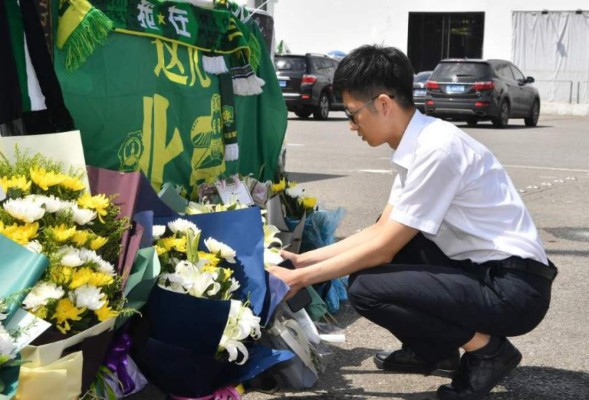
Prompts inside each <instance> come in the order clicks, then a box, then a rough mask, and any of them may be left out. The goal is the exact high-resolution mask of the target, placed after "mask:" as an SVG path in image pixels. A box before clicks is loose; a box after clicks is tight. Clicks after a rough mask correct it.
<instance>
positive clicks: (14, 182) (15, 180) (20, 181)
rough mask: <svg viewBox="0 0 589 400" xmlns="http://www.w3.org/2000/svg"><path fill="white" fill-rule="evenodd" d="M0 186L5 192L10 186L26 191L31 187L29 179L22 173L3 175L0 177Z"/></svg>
mask: <svg viewBox="0 0 589 400" xmlns="http://www.w3.org/2000/svg"><path fill="white" fill-rule="evenodd" d="M0 186H2V189H3V190H4V191H5V192H8V190H9V189H11V188H15V189H20V190H22V191H23V192H25V193H27V192H28V191H29V190H30V189H31V181H29V180H28V179H27V178H26V177H25V176H23V175H16V176H11V177H8V176H3V177H1V178H0Z"/></svg>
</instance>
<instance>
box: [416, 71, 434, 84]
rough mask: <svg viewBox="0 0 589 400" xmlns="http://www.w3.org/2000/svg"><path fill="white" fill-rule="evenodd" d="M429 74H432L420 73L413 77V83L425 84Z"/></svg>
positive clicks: (429, 72)
mask: <svg viewBox="0 0 589 400" xmlns="http://www.w3.org/2000/svg"><path fill="white" fill-rule="evenodd" d="M431 74H432V72H431V71H425V72H420V73H418V74H417V75H415V77H414V78H413V82H415V83H421V82H425V81H427V80H428V79H429V77H430V76H431Z"/></svg>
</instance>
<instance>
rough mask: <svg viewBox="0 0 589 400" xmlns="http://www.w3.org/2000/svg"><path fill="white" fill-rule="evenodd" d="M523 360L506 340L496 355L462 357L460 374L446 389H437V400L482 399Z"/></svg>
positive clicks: (443, 386)
mask: <svg viewBox="0 0 589 400" xmlns="http://www.w3.org/2000/svg"><path fill="white" fill-rule="evenodd" d="M521 360H522V355H521V353H520V352H519V351H518V349H516V348H515V347H514V346H513V345H512V344H511V342H510V341H509V340H507V339H504V342H503V343H502V344H501V346H500V347H499V349H498V350H497V351H496V352H495V354H491V355H485V356H474V355H472V354H469V353H464V355H463V356H462V360H461V363H460V370H459V371H458V373H457V374H456V377H455V378H454V379H452V383H451V384H449V385H442V386H440V387H439V388H438V398H439V399H440V400H479V399H483V398H484V397H485V396H486V395H487V394H488V393H489V392H490V391H491V389H493V387H495V385H497V384H498V383H499V381H500V380H501V379H503V378H504V377H506V376H507V375H509V373H510V372H511V371H513V369H514V368H515V367H517V365H518V364H519V363H520V361H521Z"/></svg>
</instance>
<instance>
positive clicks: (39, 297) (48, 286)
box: [23, 282, 65, 311]
mask: <svg viewBox="0 0 589 400" xmlns="http://www.w3.org/2000/svg"><path fill="white" fill-rule="evenodd" d="M64 294H65V292H64V291H63V289H62V288H61V286H57V285H56V284H55V283H52V282H41V283H37V284H36V285H35V287H33V289H31V291H30V292H29V294H28V295H27V297H25V299H24V300H23V306H24V307H25V308H26V309H27V310H31V311H36V310H37V309H39V308H40V307H43V306H46V305H47V303H48V302H49V300H52V299H55V300H57V299H61V298H62V297H63V295H64Z"/></svg>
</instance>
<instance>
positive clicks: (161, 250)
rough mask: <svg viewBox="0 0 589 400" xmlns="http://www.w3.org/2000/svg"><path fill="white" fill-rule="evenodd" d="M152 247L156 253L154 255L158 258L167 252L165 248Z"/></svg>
mask: <svg viewBox="0 0 589 400" xmlns="http://www.w3.org/2000/svg"><path fill="white" fill-rule="evenodd" d="M153 247H155V251H156V253H157V255H158V256H161V255H162V254H165V253H167V252H168V251H169V250H168V249H166V248H165V247H162V246H159V245H157V244H156V245H155V246H153Z"/></svg>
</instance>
